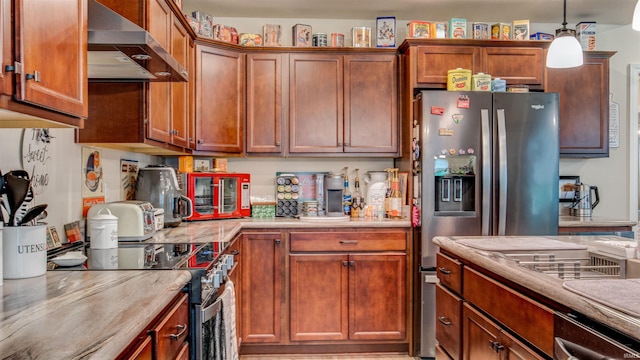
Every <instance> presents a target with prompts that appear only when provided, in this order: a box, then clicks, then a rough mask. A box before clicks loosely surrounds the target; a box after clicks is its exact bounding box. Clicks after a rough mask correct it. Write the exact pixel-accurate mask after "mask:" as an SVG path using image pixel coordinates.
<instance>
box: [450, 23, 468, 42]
mask: <svg viewBox="0 0 640 360" xmlns="http://www.w3.org/2000/svg"><path fill="white" fill-rule="evenodd" d="M449 37H450V38H452V39H466V38H467V19H461V18H452V19H451V20H449Z"/></svg>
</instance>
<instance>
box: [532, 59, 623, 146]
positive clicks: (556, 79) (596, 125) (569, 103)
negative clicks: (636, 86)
mask: <svg viewBox="0 0 640 360" xmlns="http://www.w3.org/2000/svg"><path fill="white" fill-rule="evenodd" d="M615 53H616V52H615V51H585V52H584V64H583V65H582V66H579V67H576V68H571V69H547V80H546V86H545V91H547V92H558V93H560V120H559V125H560V156H561V157H584V158H588V157H591V158H596V157H608V156H609V62H610V58H611V57H612V56H613V55H614V54H615Z"/></svg>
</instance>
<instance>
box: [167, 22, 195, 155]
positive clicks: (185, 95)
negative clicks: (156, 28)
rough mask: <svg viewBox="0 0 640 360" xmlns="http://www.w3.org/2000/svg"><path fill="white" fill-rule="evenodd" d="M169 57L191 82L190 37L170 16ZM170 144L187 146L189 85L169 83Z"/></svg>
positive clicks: (181, 25)
mask: <svg viewBox="0 0 640 360" xmlns="http://www.w3.org/2000/svg"><path fill="white" fill-rule="evenodd" d="M170 29H171V55H172V56H173V58H174V59H176V60H177V61H178V62H179V63H180V64H181V65H182V66H183V67H184V68H185V70H186V71H187V72H188V73H189V75H188V79H189V81H192V80H193V77H192V74H191V73H192V69H191V68H190V66H189V60H190V56H189V52H190V51H191V50H192V48H191V47H190V46H189V42H190V41H191V37H190V36H189V33H188V32H187V29H185V27H184V25H183V24H182V23H181V22H180V20H179V19H178V17H177V16H175V15H173V14H171V27H170ZM170 84H171V87H170V89H171V95H170V96H171V97H170V99H171V143H172V144H174V145H177V146H183V147H188V146H189V125H190V123H191V122H192V121H193V118H192V117H191V113H190V111H189V83H188V82H171V83H170Z"/></svg>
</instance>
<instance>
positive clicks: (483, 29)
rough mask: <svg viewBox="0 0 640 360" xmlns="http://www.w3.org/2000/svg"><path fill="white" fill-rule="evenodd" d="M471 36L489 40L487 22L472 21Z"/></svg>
mask: <svg viewBox="0 0 640 360" xmlns="http://www.w3.org/2000/svg"><path fill="white" fill-rule="evenodd" d="M472 26H473V35H472V36H473V38H474V39H476V40H489V24H487V23H480V22H475V23H473V25H472Z"/></svg>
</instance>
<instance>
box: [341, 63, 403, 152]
mask: <svg viewBox="0 0 640 360" xmlns="http://www.w3.org/2000/svg"><path fill="white" fill-rule="evenodd" d="M397 79H398V74H397V57H396V55H347V56H345V57H344V99H345V100H344V109H345V111H344V139H345V140H344V152H349V153H361V152H375V153H396V152H397V151H398V85H397Z"/></svg>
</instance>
